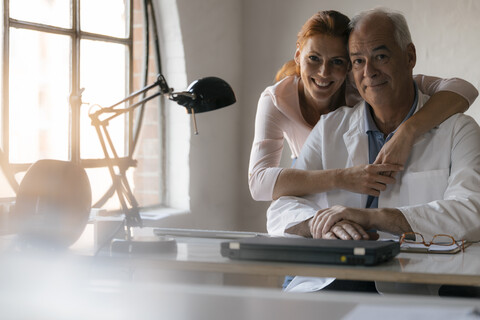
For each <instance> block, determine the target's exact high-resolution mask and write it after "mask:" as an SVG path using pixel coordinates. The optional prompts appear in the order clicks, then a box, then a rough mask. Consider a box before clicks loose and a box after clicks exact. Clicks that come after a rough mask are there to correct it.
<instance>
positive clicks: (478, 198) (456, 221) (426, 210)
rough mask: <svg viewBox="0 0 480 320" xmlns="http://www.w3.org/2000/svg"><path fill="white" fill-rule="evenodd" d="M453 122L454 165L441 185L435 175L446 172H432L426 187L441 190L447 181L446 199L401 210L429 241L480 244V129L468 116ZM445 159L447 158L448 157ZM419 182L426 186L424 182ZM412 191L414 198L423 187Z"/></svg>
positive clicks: (452, 145) (457, 117)
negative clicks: (441, 236)
mask: <svg viewBox="0 0 480 320" xmlns="http://www.w3.org/2000/svg"><path fill="white" fill-rule="evenodd" d="M450 121H454V124H453V126H454V127H453V128H454V129H453V135H454V136H453V137H452V139H449V140H450V141H451V148H450V150H451V151H450V157H451V165H450V168H449V170H448V168H447V169H446V170H445V172H446V173H445V174H446V175H447V177H446V178H440V180H439V181H440V183H435V182H434V181H433V180H432V179H434V177H433V173H435V174H439V175H441V174H442V173H441V171H442V170H436V172H434V171H430V172H428V174H429V177H430V180H429V181H428V184H426V183H425V182H424V185H423V187H426V188H437V187H438V185H439V184H441V183H442V182H441V181H442V180H443V181H445V183H447V186H446V189H445V192H444V194H443V199H442V200H434V201H430V202H428V203H426V204H418V205H413V206H403V207H400V208H398V209H399V210H400V211H402V213H403V214H404V216H405V218H406V219H407V221H408V222H409V224H410V226H411V227H412V229H413V230H414V231H417V232H420V233H422V234H423V235H424V236H425V237H427V238H431V237H433V235H435V234H438V233H442V232H443V233H447V234H450V235H452V236H454V237H455V238H456V239H467V240H477V241H478V240H480V144H479V141H480V128H479V127H478V125H477V124H476V122H475V121H474V120H473V119H472V118H470V117H468V116H465V115H456V116H455V118H454V119H450ZM445 140H447V139H442V142H444V141H445ZM445 142H446V141H445ZM435 147H437V148H438V147H440V146H435ZM441 147H444V148H445V147H446V146H441ZM443 155H444V156H446V154H445V153H444V154H443ZM432 156H434V155H432ZM437 156H438V154H437ZM440 156H442V155H441V154H440ZM417 178H420V179H422V178H425V177H422V176H420V177H417ZM447 178H448V179H447ZM423 180H424V179H423ZM417 181H418V182H419V183H422V182H421V180H417ZM410 188H411V189H412V190H411V192H412V197H413V196H415V193H417V191H416V190H417V189H419V188H422V185H419V184H417V183H415V184H413V183H412V185H410ZM415 188H417V189H415ZM418 192H421V190H418Z"/></svg>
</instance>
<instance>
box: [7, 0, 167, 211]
mask: <svg viewBox="0 0 480 320" xmlns="http://www.w3.org/2000/svg"><path fill="white" fill-rule="evenodd" d="M142 2H143V1H142V0H102V1H98V0H70V1H69V0H35V1H33V0H4V6H3V15H2V16H3V19H4V22H5V23H3V24H2V25H4V26H5V28H4V29H3V30H2V34H3V50H2V57H1V58H2V61H3V70H2V74H3V78H2V90H1V95H2V96H1V101H2V113H1V149H2V151H3V152H2V153H3V155H1V156H2V157H3V163H5V165H4V167H5V168H3V169H5V170H4V172H5V175H8V172H12V173H13V174H14V176H15V178H16V180H17V181H20V180H21V178H22V176H23V174H24V172H25V171H26V170H27V169H28V167H29V166H30V165H31V164H32V163H33V162H35V161H37V160H39V159H45V158H49V159H59V160H71V161H77V162H79V163H80V164H82V166H83V167H84V168H85V169H86V171H87V174H88V175H89V179H90V184H91V187H92V196H93V204H94V206H95V207H102V208H106V209H108V210H116V209H119V208H120V207H119V203H118V199H117V197H116V195H115V194H114V192H113V188H112V180H111V177H110V175H109V172H108V169H107V167H106V161H105V156H104V154H103V151H102V148H101V146H100V143H99V139H98V137H97V135H96V132H95V129H94V127H93V126H92V125H91V120H90V118H89V116H88V115H89V110H90V109H91V108H95V107H96V106H95V105H100V106H102V107H108V106H110V105H112V104H114V103H116V102H117V101H120V100H121V99H123V98H124V97H125V96H127V95H128V94H129V93H131V92H134V91H136V90H139V89H140V88H142V87H144V85H146V84H149V83H152V82H153V81H154V80H155V78H156V74H157V70H156V67H157V65H156V64H155V63H154V61H155V59H154V54H153V50H152V48H151V47H153V46H150V49H149V50H148V51H149V55H148V59H146V60H145V55H144V48H145V40H144V36H143V29H144V25H143V20H144V14H143V12H144V8H143V5H142ZM150 39H151V37H150ZM150 41H151V40H150ZM144 60H145V61H148V66H149V68H148V70H149V71H148V73H147V74H146V73H145V70H146V69H145V67H144V66H145V63H144ZM145 77H147V78H145ZM145 79H146V80H147V81H146V82H145ZM159 103H161V100H160V99H154V100H152V101H150V102H148V103H147V104H146V105H145V107H144V111H143V112H144V113H143V117H142V116H141V112H140V109H141V108H137V109H136V111H135V112H131V113H128V114H126V115H125V116H121V117H117V118H115V119H113V120H112V121H111V122H110V123H109V126H108V130H109V134H110V136H111V137H112V140H113V142H114V145H115V149H116V151H117V153H118V156H119V157H120V162H121V163H125V165H126V166H128V170H127V176H128V178H129V182H130V185H131V187H132V191H133V192H134V194H135V196H136V198H137V200H138V202H139V204H140V206H143V207H152V206H157V205H159V204H161V203H162V202H163V200H164V196H163V194H164V193H165V192H164V189H165V188H164V186H163V185H162V183H161V181H164V180H165V179H163V177H162V175H163V172H164V171H165V170H163V169H162V168H163V166H164V165H163V164H162V157H161V150H162V148H163V145H164V142H162V141H163V140H162V139H163V138H162V137H163V134H162V132H161V130H160V128H164V125H160V124H161V123H162V121H163V120H162V119H163V116H162V114H160V111H159V108H158V104H159ZM140 123H142V124H141V128H142V129H141V130H140V131H139V133H137V128H138V127H139V125H140ZM162 130H163V129H162ZM137 136H138V139H137ZM131 155H133V158H134V159H135V160H136V161H130V160H131V157H130V156H131ZM7 178H8V177H7ZM0 184H1V187H0V197H2V198H8V197H12V196H14V194H13V195H12V191H11V189H9V188H8V187H7V186H8V184H7V182H6V179H4V181H2V182H1V183H0ZM9 190H10V191H9Z"/></svg>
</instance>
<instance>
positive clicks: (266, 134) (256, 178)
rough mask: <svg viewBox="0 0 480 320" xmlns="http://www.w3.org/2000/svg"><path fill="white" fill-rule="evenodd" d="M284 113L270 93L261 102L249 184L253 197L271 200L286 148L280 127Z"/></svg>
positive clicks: (256, 123) (256, 119) (259, 199)
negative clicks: (275, 103) (277, 106)
mask: <svg viewBox="0 0 480 320" xmlns="http://www.w3.org/2000/svg"><path fill="white" fill-rule="evenodd" d="M281 117H282V114H281V113H280V111H278V109H277V108H276V107H275V105H274V103H273V101H272V98H271V96H270V95H268V94H262V96H261V97H260V99H259V101H258V108H257V115H256V118H255V136H254V139H253V144H252V150H251V153H250V164H249V169H248V172H249V176H248V185H249V187H250V193H251V194H252V197H253V199H255V200H257V201H271V200H272V194H273V188H274V186H275V182H276V181H277V178H278V175H279V174H280V172H281V171H282V168H279V167H278V166H279V164H280V159H281V156H282V150H283V139H284V138H283V132H282V129H281V127H280V126H279V123H280V121H281V120H280V118H281Z"/></svg>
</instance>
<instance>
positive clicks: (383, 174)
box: [338, 163, 403, 197]
mask: <svg viewBox="0 0 480 320" xmlns="http://www.w3.org/2000/svg"><path fill="white" fill-rule="evenodd" d="M401 170H403V167H402V166H401V165H396V164H387V163H383V164H367V165H358V166H354V167H350V168H345V169H341V170H339V178H338V184H339V185H338V187H339V188H340V189H344V190H348V191H351V192H356V193H363V194H368V195H370V196H374V197H378V196H379V195H380V192H381V191H384V190H385V189H386V188H387V184H393V183H395V179H394V178H393V177H390V174H389V173H390V172H398V171H401Z"/></svg>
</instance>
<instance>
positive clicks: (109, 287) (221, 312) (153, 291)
mask: <svg viewBox="0 0 480 320" xmlns="http://www.w3.org/2000/svg"><path fill="white" fill-rule="evenodd" d="M177 241H178V253H177V254H175V255H172V256H170V255H155V256H132V257H125V256H113V257H110V256H109V255H108V254H105V255H103V254H102V255H100V256H99V257H97V258H92V257H91V255H92V253H93V250H90V251H88V250H86V251H81V254H78V253H77V252H76V250H77V249H78V248H73V249H72V250H70V252H67V253H61V254H58V253H47V254H45V255H42V256H37V255H32V256H30V255H27V256H25V255H18V254H14V255H4V256H0V258H1V260H2V263H1V264H0V284H1V285H0V308H1V310H2V316H3V317H6V318H25V319H30V318H45V319H102V320H104V319H115V320H123V319H144V320H146V319H176V320H182V319H186V320H189V319H195V320H197V319H229V320H236V319H262V320H263V319H276V320H283V319H292V318H295V317H298V316H299V314H300V313H301V316H302V318H305V319H309V318H314V319H343V318H344V317H345V316H348V315H349V314H351V312H355V310H357V309H356V308H358V307H364V308H367V309H368V308H374V312H372V311H371V309H370V311H369V312H363V313H360V317H358V314H355V315H356V316H357V317H355V318H354V319H369V320H374V319H384V318H391V317H390V316H386V315H385V314H386V313H389V314H390V315H391V313H395V315H397V316H398V317H400V318H401V319H405V318H409V316H411V315H412V314H403V313H401V312H398V311H403V312H405V311H412V310H413V311H415V312H416V311H418V310H416V308H419V309H421V310H420V311H422V313H420V314H421V315H424V318H434V319H438V320H441V319H458V318H461V317H455V316H450V315H451V314H452V313H456V312H458V314H457V315H462V314H465V312H467V313H468V312H470V311H471V310H472V308H477V310H480V300H479V299H456V298H438V297H424V296H410V295H408V296H405V295H402V296H399V295H388V296H380V295H371V294H353V293H352V294H350V293H333V292H321V293H314V294H295V293H284V292H281V291H280V290H279V289H278V288H275V289H271V288H252V287H238V286H235V287H231V286H218V285H216V286H212V285H205V284H202V285H198V283H195V282H194V281H190V280H191V279H186V278H184V280H185V281H184V282H183V283H177V282H176V281H175V280H176V279H172V280H174V281H173V282H174V283H172V281H170V282H163V281H161V280H163V279H159V280H160V281H154V280H155V279H154V280H151V279H152V278H151V277H150V276H152V275H153V276H154V275H163V276H164V277H168V276H169V275H171V274H177V275H180V276H183V275H184V274H188V273H190V272H193V273H204V274H211V273H214V274H224V275H235V274H240V275H245V276H272V275H273V276H277V277H283V276H284V275H286V274H301V275H306V276H335V277H338V278H343V279H369V280H387V281H395V280H397V281H403V282H422V283H424V282H426V281H429V282H430V283H436V281H438V282H441V283H450V284H468V285H471V284H475V285H479V277H480V275H479V274H478V273H479V272H478V270H479V268H478V265H479V261H480V254H479V253H480V246H479V245H474V246H471V247H469V248H468V249H467V251H466V252H465V253H463V254H462V253H459V254H456V255H425V254H405V253H401V254H400V255H399V256H397V257H396V258H395V259H394V260H392V261H391V262H389V263H387V264H384V265H379V266H375V267H349V266H333V265H332V266H328V265H309V264H297V263H267V262H256V261H234V260H229V259H227V258H223V257H222V256H221V255H220V243H221V242H222V241H224V240H221V239H204V238H183V237H178V238H177ZM90 249H91V248H90ZM39 258H40V259H39ZM432 259H433V260H432ZM424 261H426V262H424ZM432 262H434V263H435V265H433V266H432V265H431V263H432ZM439 263H442V264H444V263H445V264H448V266H446V267H445V268H443V267H442V266H440V265H439ZM472 265H473V267H472ZM435 266H438V268H435ZM475 266H476V267H475ZM476 270H477V271H476ZM143 271H147V272H145V273H144V272H143ZM143 275H147V277H145V278H142V276H143ZM422 275H423V277H424V278H422ZM467 279H469V280H470V281H469V282H467ZM385 308H387V309H385ZM439 310H440V311H441V314H440V316H439V314H438V312H437V311H439ZM414 314H416V315H417V316H418V314H419V313H418V312H417V313H414ZM425 314H426V315H427V316H425ZM3 317H2V318H3ZM413 318H415V317H413ZM469 319H475V317H472V318H469Z"/></svg>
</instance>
